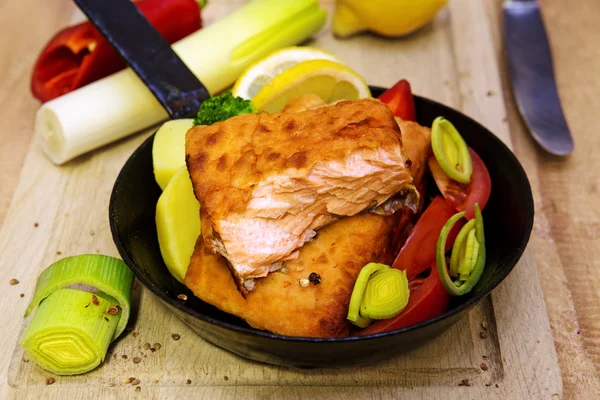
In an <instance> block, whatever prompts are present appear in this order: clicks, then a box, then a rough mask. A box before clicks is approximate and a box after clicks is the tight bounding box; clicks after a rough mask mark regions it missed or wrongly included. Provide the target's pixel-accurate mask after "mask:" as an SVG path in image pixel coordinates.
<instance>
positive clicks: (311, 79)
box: [252, 60, 371, 113]
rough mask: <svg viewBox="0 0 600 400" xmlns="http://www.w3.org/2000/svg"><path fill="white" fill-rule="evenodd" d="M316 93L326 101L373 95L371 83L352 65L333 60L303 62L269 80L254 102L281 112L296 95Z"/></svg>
mask: <svg viewBox="0 0 600 400" xmlns="http://www.w3.org/2000/svg"><path fill="white" fill-rule="evenodd" d="M308 93H314V94H316V95H318V96H319V97H321V98H322V99H323V101H325V102H326V103H331V102H334V101H336V100H342V99H345V100H357V99H362V98H365V97H371V91H370V90H369V86H368V85H367V82H365V80H364V78H363V77H362V76H360V74H358V73H357V72H356V71H354V70H353V69H351V68H350V67H348V66H346V65H344V64H342V63H339V62H336V61H331V60H311V61H303V62H301V63H298V64H297V65H295V66H293V67H291V68H288V69H287V70H285V71H283V72H282V73H280V74H279V75H277V76H276V77H275V78H273V79H272V80H271V81H270V82H269V83H267V84H266V85H265V86H264V87H263V88H262V89H261V90H260V92H258V94H257V95H256V96H254V97H253V98H252V102H253V103H254V105H255V106H256V109H257V110H259V111H266V112H269V113H274V112H278V111H281V110H282V109H283V107H284V106H285V105H286V104H287V102H288V101H289V100H291V99H293V98H294V97H298V96H302V95H304V94H308Z"/></svg>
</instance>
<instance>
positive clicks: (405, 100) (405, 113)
mask: <svg viewBox="0 0 600 400" xmlns="http://www.w3.org/2000/svg"><path fill="white" fill-rule="evenodd" d="M379 100H381V101H382V102H383V103H385V104H386V105H387V106H388V107H389V108H390V110H392V114H394V116H395V117H400V118H402V119H403V120H405V121H416V120H417V112H416V110H415V99H414V98H413V94H412V90H411V89H410V83H408V81H407V80H406V79H402V80H400V81H398V83H396V84H395V85H394V86H392V87H391V88H390V89H388V90H386V91H385V92H383V94H382V95H381V96H379Z"/></svg>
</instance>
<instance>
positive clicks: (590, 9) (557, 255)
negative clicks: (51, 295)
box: [0, 0, 600, 399]
mask: <svg viewBox="0 0 600 400" xmlns="http://www.w3.org/2000/svg"><path fill="white" fill-rule="evenodd" d="M214 1H217V0H214ZM451 1H452V0H451ZM473 1H480V0H473ZM485 2H486V7H487V12H488V13H489V14H490V15H491V16H492V18H491V20H492V21H493V24H492V26H491V29H492V37H493V38H494V40H493V43H489V45H490V46H493V47H494V49H495V50H496V53H497V59H498V60H499V62H500V66H499V67H500V69H501V71H503V73H502V79H503V89H504V92H505V96H504V99H505V103H506V104H505V105H506V109H507V112H508V115H507V123H508V124H509V127H510V131H511V136H512V141H513V145H514V149H515V152H516V154H517V156H518V157H519V159H520V161H521V163H522V164H523V166H524V167H525V169H526V170H527V173H528V176H529V179H530V181H531V185H532V188H533V192H534V198H535V201H536V221H535V227H534V234H533V235H532V238H531V241H530V245H529V248H530V249H531V250H532V251H533V255H534V258H535V261H536V264H537V268H538V272H539V275H540V280H541V283H542V288H543V292H544V299H545V301H546V307H547V312H548V317H549V320H550V323H551V327H552V332H553V335H554V341H555V345H556V351H557V354H558V358H559V363H560V368H561V375H562V379H563V387H564V397H565V398H573V399H581V398H585V399H587V398H598V396H599V395H600V378H599V376H600V318H599V317H600V208H599V207H598V206H597V204H596V203H597V201H598V199H600V197H599V193H600V157H598V155H596V154H595V152H596V151H598V150H600V134H599V132H600V119H599V118H598V110H600V96H598V93H599V92H600V79H599V78H598V73H600V47H599V46H597V43H599V42H600V25H599V24H598V22H599V21H598V15H600V2H599V1H597V0H578V1H573V2H569V3H568V5H566V4H565V3H564V2H558V1H552V0H542V1H541V3H542V8H543V14H544V18H545V22H546V26H547V30H548V32H549V36H550V42H551V46H552V50H553V55H554V60H555V69H556V75H557V81H558V87H559V91H560V96H561V99H562V103H563V106H564V111H565V114H566V117H567V120H568V123H569V126H570V127H571V130H572V133H573V135H574V138H575V143H576V144H575V152H574V153H573V154H572V155H571V156H570V157H567V158H557V157H553V156H549V155H547V154H545V153H544V152H543V151H541V150H540V149H539V148H538V147H537V146H536V145H535V143H534V142H533V140H532V139H531V138H530V136H529V135H528V134H527V132H526V130H525V127H524V125H523V123H522V122H521V120H520V118H519V116H518V113H517V110H516V107H515V104H514V101H513V98H512V96H511V94H510V90H509V81H508V78H507V74H506V68H505V57H504V54H503V50H502V41H501V8H500V6H501V4H500V1H498V0H485ZM73 7H74V6H73V5H72V4H69V3H65V2H57V1H52V2H49V1H48V2H39V1H33V0H20V1H16V0H13V1H8V2H4V3H3V4H2V5H1V6H0V10H1V12H0V37H1V38H2V44H1V46H0V76H1V77H2V84H3V85H2V87H1V88H0V116H1V118H0V120H1V121H2V129H1V130H0V225H1V224H2V221H3V219H4V217H5V214H6V211H7V209H8V206H9V203H10V201H11V197H12V194H13V192H14V189H15V187H16V185H17V182H18V180H19V173H20V171H21V168H22V166H23V163H24V158H25V155H26V153H27V151H28V148H29V146H30V144H31V141H32V133H33V128H32V126H33V116H34V113H35V111H36V109H37V107H38V103H37V101H36V100H35V99H33V98H32V96H31V95H30V92H29V79H30V73H31V67H32V64H33V62H34V61H35V57H36V56H37V54H38V49H40V48H41V46H43V44H44V43H45V42H46V41H47V40H48V38H49V37H50V35H51V34H52V33H54V32H55V31H56V30H57V29H59V28H60V27H62V26H64V25H65V24H68V23H69V22H70V19H71V18H72V15H73ZM409 78H410V77H409ZM489 95H494V94H493V93H490V94H489ZM0 285H2V287H4V286H5V285H8V282H1V283H0ZM11 346H12V344H11Z"/></svg>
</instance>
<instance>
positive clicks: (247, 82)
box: [231, 46, 341, 100]
mask: <svg viewBox="0 0 600 400" xmlns="http://www.w3.org/2000/svg"><path fill="white" fill-rule="evenodd" d="M308 60H331V61H337V62H341V61H340V59H338V58H337V57H336V56H334V55H333V54H330V53H328V52H326V51H323V50H321V49H317V48H316V47H306V46H303V47H297V46H294V47H286V48H285V49H281V50H279V51H276V52H274V53H272V54H271V55H269V56H267V57H265V58H263V59H262V60H259V61H257V62H255V63H254V64H252V65H250V66H249V67H248V68H247V69H246V70H245V71H244V72H243V73H242V75H240V77H239V78H238V80H237V81H236V83H235V85H234V86H233V89H232V90H231V92H232V94H233V95H234V96H237V97H241V98H243V99H246V100H251V99H252V98H253V97H254V96H256V95H257V94H258V92H260V90H261V89H262V88H263V87H264V86H265V85H266V84H267V83H269V82H270V81H271V80H272V79H273V78H275V77H276V76H277V75H279V74H281V73H282V72H283V71H285V70H287V69H289V68H291V67H293V66H294V65H296V64H298V63H301V62H303V61H308Z"/></svg>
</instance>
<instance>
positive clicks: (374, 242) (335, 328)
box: [184, 120, 430, 337]
mask: <svg viewBox="0 0 600 400" xmlns="http://www.w3.org/2000/svg"><path fill="white" fill-rule="evenodd" d="M398 124H399V125H400V127H401V129H402V135H403V141H404V149H405V151H406V154H407V156H408V157H409V158H410V160H411V163H409V164H412V165H411V167H410V169H411V171H413V172H414V173H415V176H416V178H417V179H416V180H415V184H416V185H417V186H418V187H420V186H421V185H422V177H423V171H424V170H425V165H426V160H427V158H428V157H429V154H430V142H429V137H430V135H429V129H427V128H423V127H421V126H419V125H418V124H416V123H410V122H404V121H401V120H399V121H398ZM413 217H414V216H413V213H412V212H411V211H409V210H407V209H403V210H400V211H397V212H396V213H395V214H393V215H387V216H382V215H376V214H372V213H362V214H359V215H356V216H353V217H348V218H343V219H341V220H339V221H337V222H334V223H332V224H330V225H329V226H327V227H325V228H323V229H321V230H320V231H319V233H318V236H317V237H316V238H314V240H312V241H310V242H309V243H307V244H305V245H304V246H303V247H302V248H301V249H300V250H299V255H298V258H297V259H295V260H289V261H286V262H284V263H283V266H284V268H282V270H280V271H277V272H273V273H271V274H269V275H268V276H267V277H265V278H263V279H260V280H257V282H256V287H255V289H254V290H253V291H251V292H249V293H247V294H246V297H245V298H244V296H242V294H241V293H240V292H239V291H238V289H237V287H236V284H235V282H234V279H233V278H232V275H231V273H230V272H229V269H228V266H227V261H226V260H225V259H224V258H223V257H221V256H220V255H218V254H214V253H213V252H212V251H211V250H210V249H209V248H208V246H207V244H206V242H205V241H204V240H202V238H199V239H198V241H197V243H196V248H195V251H194V254H193V255H192V258H191V263H190V266H189V268H188V270H187V275H186V277H185V281H184V283H185V284H186V285H187V286H188V287H189V288H190V290H191V291H192V292H193V293H194V294H195V295H196V296H197V297H199V298H200V299H202V300H203V301H205V302H207V303H210V304H212V305H214V306H216V307H218V308H219V309H221V310H223V311H224V312H227V313H229V314H233V315H236V316H238V317H240V318H242V319H244V320H246V321H247V322H248V324H250V325H251V326H253V327H255V328H258V329H264V330H268V331H271V332H274V333H278V334H283V335H289V336H304V337H342V336H347V335H348V334H349V332H350V327H351V326H350V324H349V322H348V321H347V320H346V315H347V313H348V303H349V301H350V295H351V294H352V289H353V288H354V283H355V281H356V278H357V277H358V273H359V272H360V270H361V268H362V267H363V266H364V265H365V264H367V263H369V262H373V261H374V262H382V263H386V264H388V265H389V264H390V263H391V262H392V261H393V258H394V255H395V254H396V253H397V251H398V249H399V248H400V246H401V245H402V244H403V243H404V240H405V238H406V236H407V235H408V233H409V231H410V228H411V224H410V222H411V220H412V219H413ZM311 272H315V273H316V274H318V275H319V276H320V283H319V284H318V285H314V284H310V285H309V286H308V287H302V286H301V285H300V284H299V281H300V279H302V278H308V276H309V275H310V273H311Z"/></svg>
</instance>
